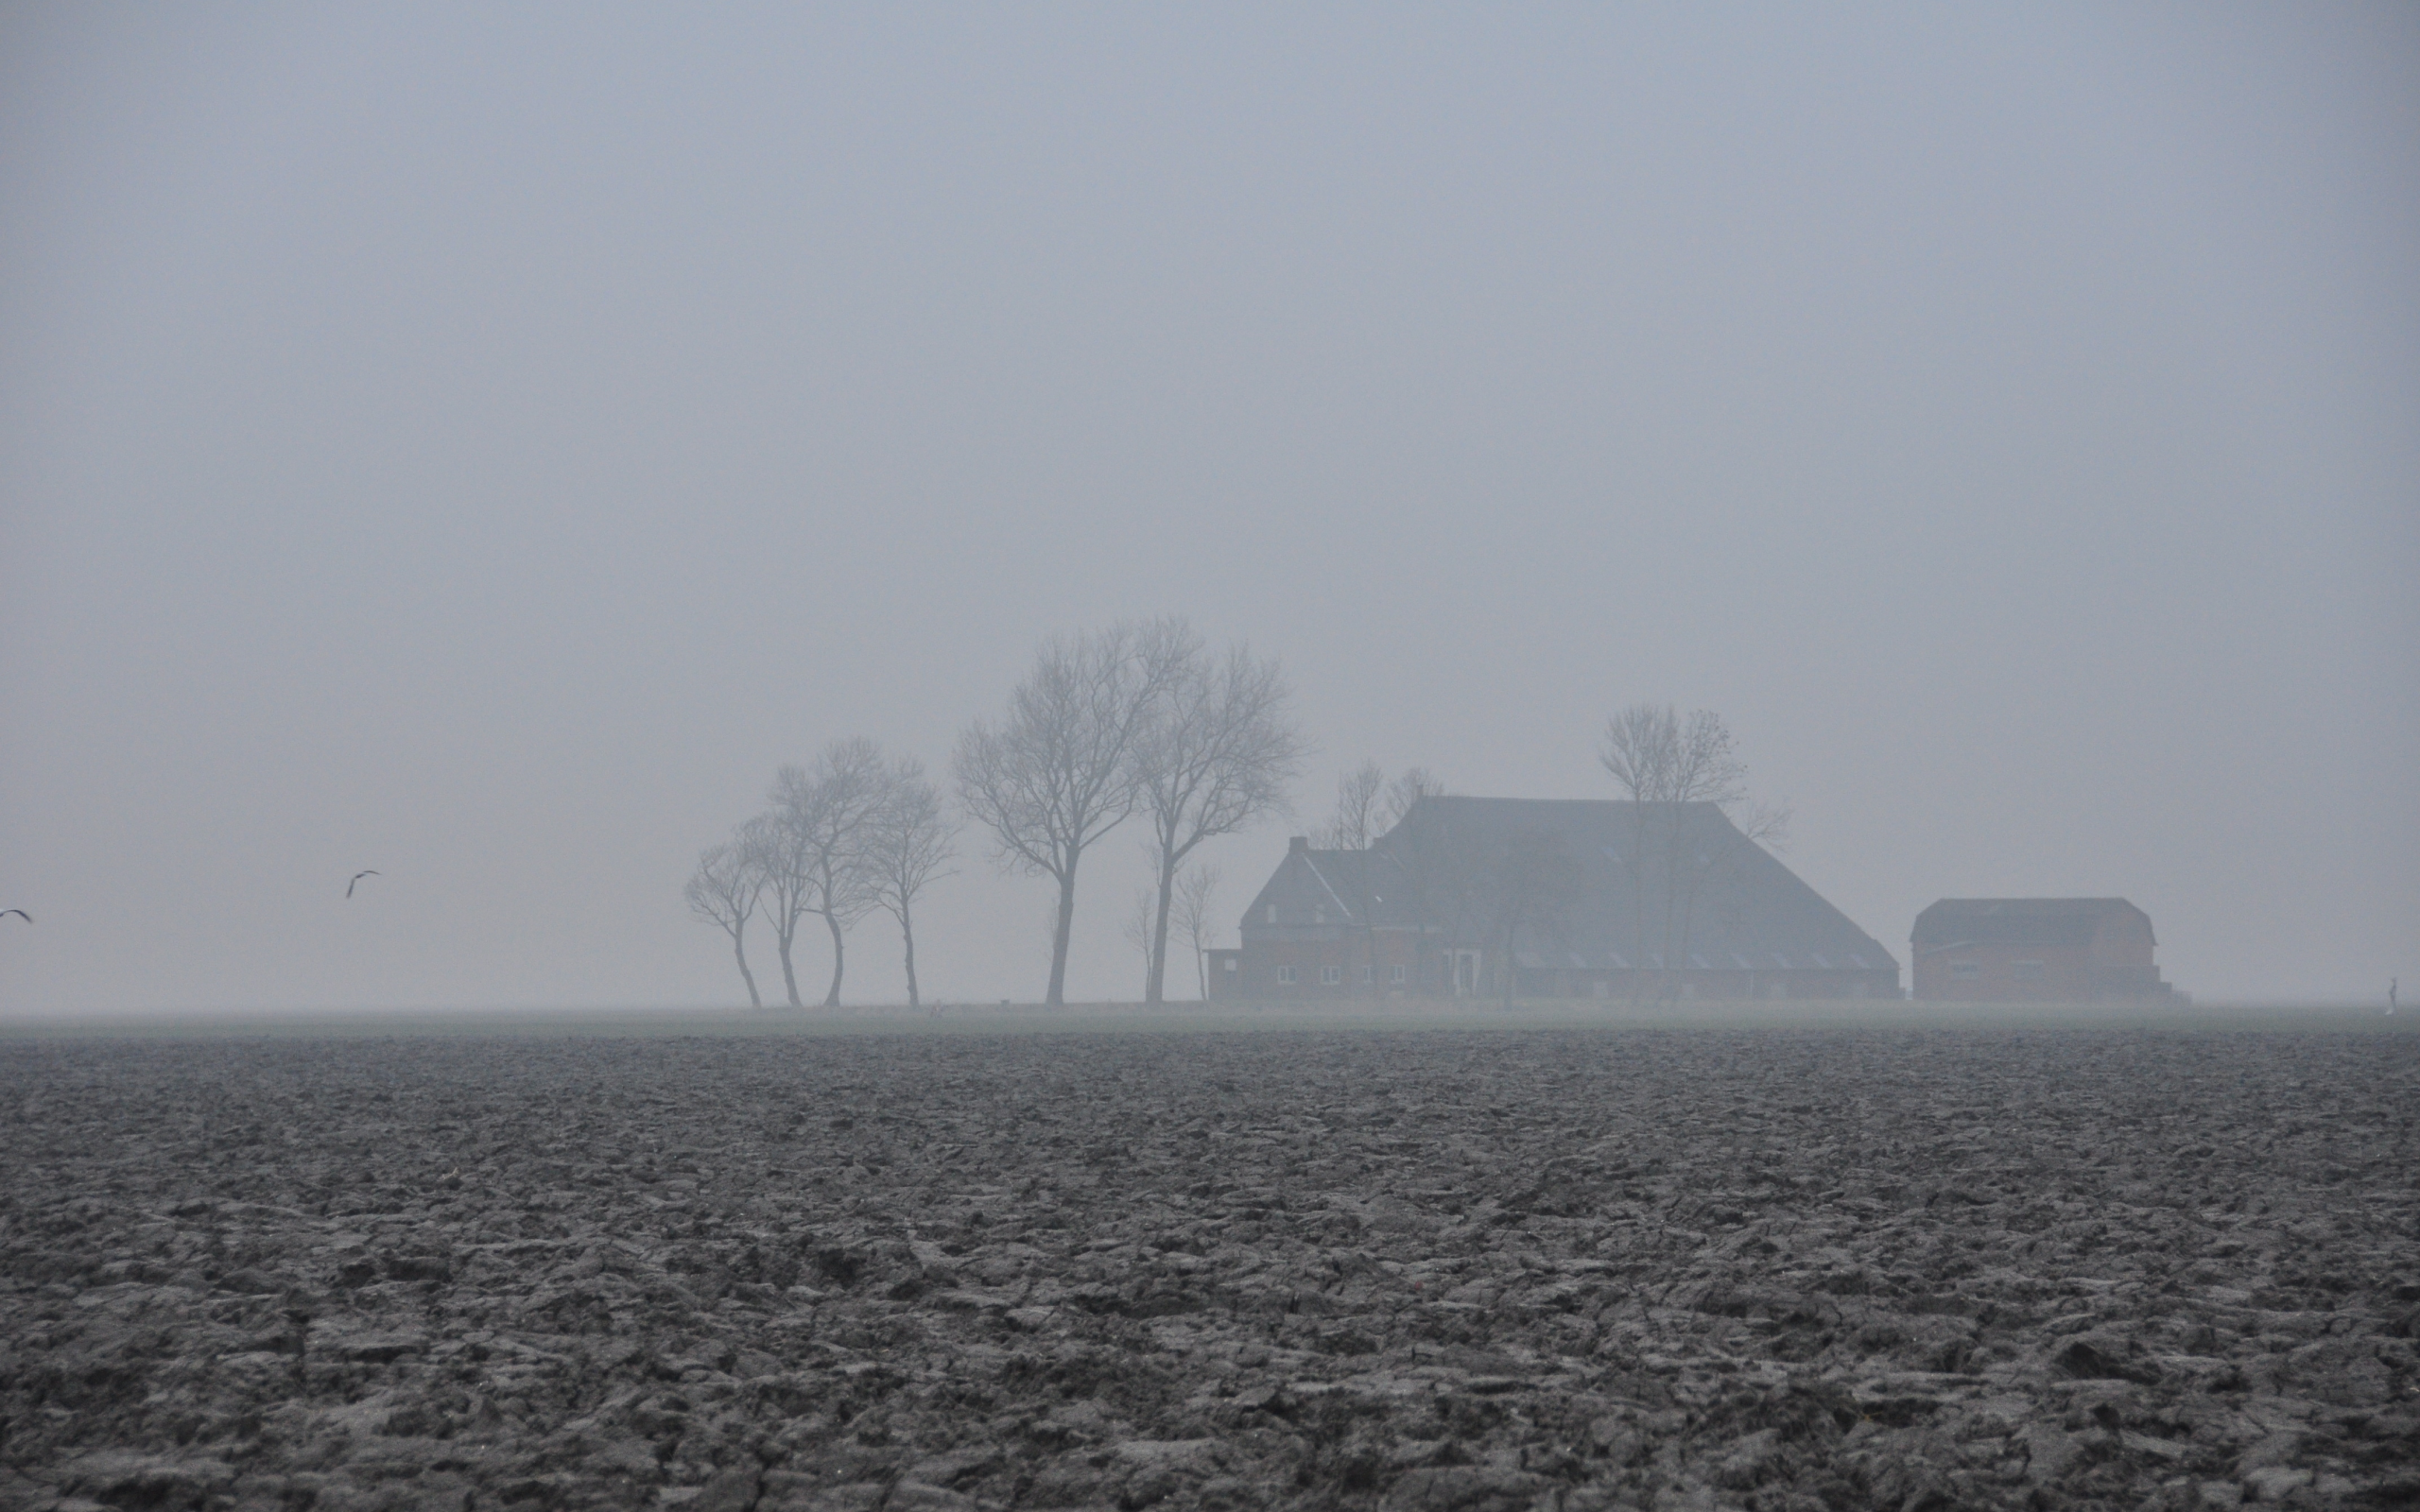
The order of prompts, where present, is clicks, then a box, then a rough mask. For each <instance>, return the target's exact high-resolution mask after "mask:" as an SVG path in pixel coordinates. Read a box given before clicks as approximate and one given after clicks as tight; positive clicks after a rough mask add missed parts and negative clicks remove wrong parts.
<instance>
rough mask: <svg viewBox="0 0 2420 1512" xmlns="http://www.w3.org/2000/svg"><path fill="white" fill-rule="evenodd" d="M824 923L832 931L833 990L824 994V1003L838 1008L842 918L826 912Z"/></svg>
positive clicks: (829, 1006) (826, 1005)
mask: <svg viewBox="0 0 2420 1512" xmlns="http://www.w3.org/2000/svg"><path fill="white" fill-rule="evenodd" d="M823 923H824V926H825V927H826V928H828V929H830V930H831V931H832V990H831V991H829V992H826V993H824V994H823V1005H824V1006H825V1007H827V1008H837V1007H838V1006H839V1005H840V965H841V954H840V952H841V945H840V920H839V919H837V918H835V917H834V916H832V915H830V914H825V915H824V916H823Z"/></svg>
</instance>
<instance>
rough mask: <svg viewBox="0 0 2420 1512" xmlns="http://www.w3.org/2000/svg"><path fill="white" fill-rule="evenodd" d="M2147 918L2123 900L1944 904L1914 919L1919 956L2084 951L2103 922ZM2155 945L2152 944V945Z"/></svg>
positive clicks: (1913, 935) (1913, 938)
mask: <svg viewBox="0 0 2420 1512" xmlns="http://www.w3.org/2000/svg"><path fill="white" fill-rule="evenodd" d="M2112 915H2132V916H2134V917H2135V918H2136V919H2141V920H2142V921H2143V927H2144V928H2145V929H2149V928H2151V923H2152V919H2151V915H2149V914H2146V913H2144V912H2143V911H2142V910H2141V909H2139V908H2137V907H2135V905H2134V904H2133V903H2130V902H2127V901H2126V900H2125V899H2123V898H1944V899H1942V900H1941V901H1940V902H1936V903H1934V904H1933V905H1932V906H1931V907H1929V908H1927V909H1926V910H1925V911H1924V912H1923V913H1921V914H1918V915H1917V916H1916V927H1915V929H1914V931H1913V932H1912V933H1911V934H1910V936H1909V939H1910V943H1911V944H1913V945H1914V946H1915V947H1916V949H1918V950H1927V949H1932V948H1935V947H1940V946H1948V945H2088V944H2090V943H2091V942H2092V936H2093V935H2094V933H2095V932H2097V931H2098V930H2099V929H2100V923H2101V920H2102V919H2107V918H2109V917H2111V916H2112ZM2154 943H2156V941H2154Z"/></svg>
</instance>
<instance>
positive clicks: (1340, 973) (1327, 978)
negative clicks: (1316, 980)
mask: <svg viewBox="0 0 2420 1512" xmlns="http://www.w3.org/2000/svg"><path fill="white" fill-rule="evenodd" d="M1343 980H1344V968H1343V967H1341V966H1322V967H1321V968H1320V986H1322V987H1334V986H1336V985H1337V984H1338V983H1340V982H1341V981H1343Z"/></svg>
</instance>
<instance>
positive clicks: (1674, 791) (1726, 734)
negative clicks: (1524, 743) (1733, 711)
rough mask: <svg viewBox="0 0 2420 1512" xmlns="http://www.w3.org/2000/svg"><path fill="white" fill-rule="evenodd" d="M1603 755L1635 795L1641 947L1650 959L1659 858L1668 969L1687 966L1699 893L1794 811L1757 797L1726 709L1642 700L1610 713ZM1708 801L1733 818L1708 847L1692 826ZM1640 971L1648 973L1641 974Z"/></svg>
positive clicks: (1629, 862)
mask: <svg viewBox="0 0 2420 1512" xmlns="http://www.w3.org/2000/svg"><path fill="white" fill-rule="evenodd" d="M1597 760H1598V761H1599V764H1601V765H1603V766H1604V768H1605V770H1606V771H1607V772H1609V773H1611V774H1612V775H1613V779H1614V781H1615V782H1616V783H1618V784H1619V785H1620V787H1621V789H1622V791H1623V792H1624V793H1625V794H1627V795H1628V796H1629V798H1630V799H1631V804H1632V808H1631V815H1632V843H1631V844H1630V845H1629V846H1628V847H1626V848H1625V851H1626V853H1625V855H1624V858H1623V859H1624V864H1625V865H1626V866H1627V867H1628V868H1630V870H1631V873H1632V879H1633V885H1632V888H1631V897H1632V907H1633V924H1632V927H1633V934H1634V948H1635V949H1636V950H1637V951H1638V952H1639V953H1640V955H1641V957H1642V961H1641V964H1642V965H1644V964H1645V963H1644V956H1645V954H1646V934H1647V931H1646V906H1647V905H1646V888H1645V886H1644V885H1642V884H1643V881H1644V878H1645V876H1646V872H1647V869H1648V868H1649V867H1650V866H1651V865H1654V866H1657V867H1659V868H1660V869H1661V871H1662V876H1661V879H1660V880H1661V882H1662V893H1663V899H1662V902H1663V915H1664V917H1663V919H1661V921H1660V924H1661V928H1660V930H1659V935H1658V944H1659V946H1660V949H1659V950H1658V951H1657V952H1656V955H1657V958H1658V960H1659V961H1660V962H1661V969H1660V971H1659V973H1658V974H1659V976H1662V977H1668V976H1669V975H1670V974H1672V973H1674V972H1677V971H1680V970H1681V969H1682V968H1683V967H1684V966H1685V964H1686V962H1687V960H1688V948H1689V936H1690V933H1691V929H1692V926H1693V923H1694V921H1695V917H1696V911H1697V903H1698V900H1699V897H1700V895H1701V894H1702V893H1703V890H1704V888H1705V885H1706V884H1707V883H1708V882H1710V881H1712V880H1713V879H1714V878H1715V877H1717V876H1719V875H1721V874H1723V873H1724V871H1725V868H1728V867H1729V866H1731V865H1732V864H1734V863H1735V862H1736V861H1737V859H1738V854H1739V847H1740V846H1741V845H1742V844H1743V843H1744V844H1746V845H1765V846H1772V847H1778V846H1779V845H1780V844H1781V843H1782V840H1783V837H1784V836H1785V834H1786V833H1787V832H1788V829H1789V810H1788V809H1786V808H1780V807H1774V806H1771V805H1765V804H1752V803H1750V802H1749V799H1748V767H1747V764H1746V763H1745V762H1742V761H1741V760H1740V759H1739V757H1738V756H1737V753H1736V752H1735V751H1734V750H1733V749H1732V739H1731V730H1730V727H1729V726H1727V725H1725V724H1724V723H1723V722H1722V716H1721V715H1720V714H1718V713H1713V712H1712V711H1711V710H1705V709H1700V710H1696V711H1694V712H1692V713H1690V714H1689V715H1688V717H1687V718H1685V719H1684V718H1682V717H1681V715H1680V713H1679V712H1678V711H1677V710H1675V709H1674V708H1673V707H1672V706H1671V705H1670V704H1652V703H1634V704H1632V705H1630V706H1629V707H1628V708H1626V709H1623V710H1621V711H1620V712H1619V713H1616V714H1615V715H1614V716H1613V717H1612V718H1610V719H1608V720H1607V721H1606V722H1605V733H1604V736H1603V738H1602V740H1601V742H1600V743H1599V747H1598V753H1597ZM1692 803H1707V804H1711V805H1713V806H1714V807H1715V808H1716V809H1718V810H1720V811H1721V813H1722V815H1723V816H1724V817H1725V818H1726V819H1728V820H1729V821H1730V827H1731V829H1732V830H1733V832H1734V835H1733V836H1726V837H1724V839H1723V842H1722V844H1721V846H1720V851H1721V853H1720V854H1717V853H1713V852H1706V853H1703V854H1701V853H1700V852H1699V851H1698V848H1697V844H1696V842H1695V840H1693V839H1692V838H1691V837H1690V836H1688V835H1687V834H1686V833H1685V830H1686V825H1685V819H1686V814H1685V810H1686V808H1687V806H1688V805H1690V804H1692ZM1642 980H1643V977H1642V976H1638V975H1634V981H1642Z"/></svg>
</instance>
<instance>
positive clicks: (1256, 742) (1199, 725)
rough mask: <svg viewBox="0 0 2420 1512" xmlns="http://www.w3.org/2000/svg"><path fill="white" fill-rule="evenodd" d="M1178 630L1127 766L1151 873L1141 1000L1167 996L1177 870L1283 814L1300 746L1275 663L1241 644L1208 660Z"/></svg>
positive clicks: (1299, 763)
mask: <svg viewBox="0 0 2420 1512" xmlns="http://www.w3.org/2000/svg"><path fill="white" fill-rule="evenodd" d="M1180 629H1181V641H1180V643H1179V645H1180V649H1181V655H1180V656H1179V657H1178V658H1177V659H1176V660H1175V661H1174V662H1173V663H1172V664H1171V666H1170V669H1169V675H1168V677H1167V679H1166V681H1165V682H1164V683H1163V684H1162V686H1161V689H1160V692H1159V695H1158V696H1157V697H1155V698H1154V699H1153V700H1152V702H1151V705H1150V711H1149V717H1148V718H1147V719H1146V721H1145V722H1144V725H1143V728H1142V730H1141V731H1140V733H1139V735H1138V737H1137V738H1136V740H1135V742H1134V747H1133V753H1132V760H1131V765H1132V770H1133V773H1134V782H1135V785H1136V787H1137V788H1138V789H1139V790H1140V792H1141V795H1142V800H1143V808H1144V811H1145V813H1146V815H1147V816H1149V818H1150V824H1151V839H1150V853H1151V861H1152V866H1153V869H1154V870H1155V872H1156V873H1157V875H1156V877H1155V878H1154V884H1155V891H1156V893H1157V899H1156V901H1155V903H1154V907H1153V918H1152V922H1151V944H1150V970H1149V972H1148V980H1147V982H1146V985H1145V988H1144V993H1143V1001H1144V1002H1146V1003H1159V1002H1162V1001H1164V1000H1165V999H1166V997H1167V990H1166V988H1167V962H1168V910H1169V908H1170V907H1171V906H1172V905H1173V904H1174V902H1175V898H1176V874H1177V871H1178V868H1181V867H1183V866H1184V860H1185V857H1187V856H1189V855H1191V854H1192V853H1193V851H1194V849H1195V848H1196V847H1198V846H1200V845H1201V842H1202V841H1204V840H1208V839H1211V838H1213V837H1215V836H1218V835H1221V834H1233V833H1236V832H1237V831H1239V830H1243V829H1246V828H1248V827H1250V826H1251V825H1252V824H1253V823H1254V822H1256V821H1258V820H1260V819H1262V818H1264V817H1267V816H1270V815H1272V814H1276V813H1281V812H1283V811H1284V810H1285V808H1286V789H1287V787H1288V784H1289V783H1291V782H1293V780H1294V776H1295V773H1296V772H1297V771H1299V770H1300V769H1301V766H1302V759H1303V753H1304V751H1305V743H1304V740H1303V737H1302V734H1301V732H1300V731H1299V730H1296V729H1295V727H1294V722H1293V719H1292V717H1291V713H1290V712H1289V710H1288V703H1289V702H1290V700H1291V695H1290V694H1289V693H1288V689H1287V687H1286V679H1285V678H1284V677H1283V675H1282V674H1281V672H1280V670H1279V668H1278V664H1277V661H1276V659H1275V658H1273V657H1271V658H1268V659H1265V660H1264V659H1258V658H1255V657H1253V654H1252V651H1251V649H1250V648H1249V647H1247V646H1245V645H1243V644H1240V643H1238V644H1236V645H1234V646H1232V647H1230V648H1229V649H1228V651H1227V653H1226V655H1224V656H1223V657H1220V658H1219V659H1217V660H1216V661H1215V662H1214V661H1212V660H1210V659H1208V658H1207V657H1205V656H1204V655H1203V654H1202V651H1201V642H1200V640H1199V639H1198V638H1197V637H1195V636H1194V635H1193V633H1192V631H1191V630H1190V628H1184V627H1180Z"/></svg>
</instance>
